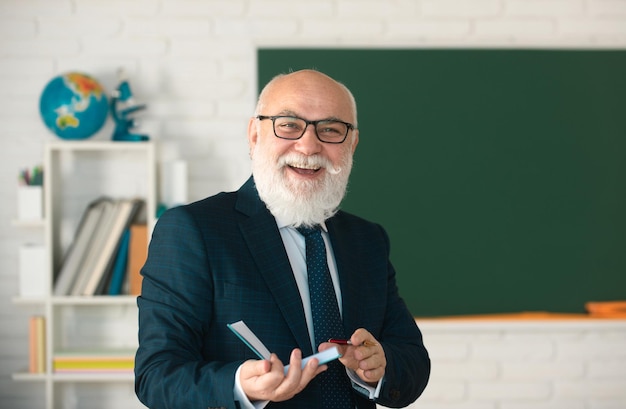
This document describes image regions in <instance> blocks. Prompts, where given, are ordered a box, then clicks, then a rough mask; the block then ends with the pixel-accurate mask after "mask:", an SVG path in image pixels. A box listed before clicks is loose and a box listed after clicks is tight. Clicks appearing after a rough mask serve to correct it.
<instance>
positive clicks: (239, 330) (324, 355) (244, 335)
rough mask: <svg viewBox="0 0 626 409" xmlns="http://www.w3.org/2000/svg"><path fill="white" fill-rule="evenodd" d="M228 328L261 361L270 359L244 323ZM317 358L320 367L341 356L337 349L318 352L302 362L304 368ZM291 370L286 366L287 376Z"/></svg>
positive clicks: (237, 323)
mask: <svg viewBox="0 0 626 409" xmlns="http://www.w3.org/2000/svg"><path fill="white" fill-rule="evenodd" d="M226 325H227V326H228V328H229V329H230V330H231V331H233V332H234V333H235V335H237V336H238V337H239V339H241V340H242V341H243V342H244V344H246V345H247V346H248V348H250V349H251V350H252V351H253V352H254V353H255V354H256V355H257V356H258V357H259V358H261V359H267V360H269V359H270V354H271V353H270V351H269V350H268V349H267V347H266V346H265V345H263V342H261V340H260V339H259V338H257V336H256V335H255V334H254V332H252V330H251V329H250V328H248V326H247V325H246V324H245V323H244V322H243V321H237V322H235V323H232V324H226ZM313 358H317V360H318V361H319V363H320V365H322V364H325V363H328V362H330V361H334V360H335V359H338V358H341V354H340V353H339V350H338V349H337V347H332V348H328V349H327V350H325V351H322V352H318V353H317V354H313V355H309V356H307V357H306V358H304V359H303V360H302V368H303V369H304V367H305V366H306V364H307V362H309V360H311V359H313ZM288 370H289V365H286V366H285V374H286V373H287V371H288Z"/></svg>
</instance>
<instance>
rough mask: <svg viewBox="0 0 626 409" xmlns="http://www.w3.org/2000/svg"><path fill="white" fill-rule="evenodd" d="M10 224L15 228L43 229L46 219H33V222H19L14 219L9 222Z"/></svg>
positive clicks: (19, 220)
mask: <svg viewBox="0 0 626 409" xmlns="http://www.w3.org/2000/svg"><path fill="white" fill-rule="evenodd" d="M11 224H12V225H13V226H16V227H24V228H26V227H30V228H37V229H39V228H41V229H43V228H44V227H45V225H46V219H33V220H21V219H14V220H11Z"/></svg>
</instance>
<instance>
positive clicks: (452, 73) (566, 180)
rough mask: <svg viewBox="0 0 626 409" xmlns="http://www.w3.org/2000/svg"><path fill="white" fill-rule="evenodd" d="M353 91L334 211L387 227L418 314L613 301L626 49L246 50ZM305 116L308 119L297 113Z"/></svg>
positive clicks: (622, 292) (619, 253) (622, 284)
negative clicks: (349, 146) (348, 166)
mask: <svg viewBox="0 0 626 409" xmlns="http://www.w3.org/2000/svg"><path fill="white" fill-rule="evenodd" d="M257 57H258V84H259V88H261V87H262V86H263V85H264V84H265V83H266V82H267V81H268V80H269V79H270V78H271V77H272V76H273V75H275V74H277V73H280V72H288V71H290V70H296V69H301V68H317V69H319V70H321V71H323V72H326V73H328V74H329V75H331V76H333V77H334V78H336V79H338V80H340V81H342V82H344V83H345V84H346V85H347V86H348V87H349V88H350V89H352V91H353V93H354V94H355V97H356V99H357V103H358V108H359V128H360V132H361V141H360V144H359V146H358V148H357V152H356V156H355V167H354V170H353V175H352V177H351V182H350V186H349V193H348V196H347V197H346V199H345V201H344V203H343V208H344V209H345V210H347V211H351V212H354V213H356V214H359V215H361V216H363V217H366V218H368V219H370V220H373V221H376V222H379V223H381V224H382V225H383V226H385V228H386V229H387V231H388V233H389V235H390V238H391V243H392V261H393V264H394V266H395V268H396V271H397V278H398V283H399V287H400V292H401V295H402V296H403V297H404V298H405V301H406V302H407V304H408V306H409V308H410V309H411V311H412V313H413V314H414V315H416V316H442V315H457V314H485V313H508V312H520V311H551V312H583V311H584V304H585V302H587V301H602V300H615V299H625V298H626V51H624V50H503V49H488V50H484V49H481V50H476V49H341V48H339V49H337V48H335V49H317V48H315V49H314V48H301V49H287V48H263V49H259V50H258V55H257ZM309 119H316V118H309Z"/></svg>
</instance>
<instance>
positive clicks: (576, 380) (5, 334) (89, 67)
mask: <svg viewBox="0 0 626 409" xmlns="http://www.w3.org/2000/svg"><path fill="white" fill-rule="evenodd" d="M258 46H328V47H332V46H357V47H364V46H371V47H397V46H402V47H567V48H577V47H578V48H593V47H598V48H625V47H626V0H379V1H377V0H263V1H261V0H133V1H127V0H0V90H2V98H0V124H1V125H0V143H1V148H2V149H0V167H1V170H2V172H0V199H2V203H3V204H4V206H2V207H0V226H2V229H1V230H0V294H1V295H2V296H1V297H0V346H1V348H0V362H1V364H0V406H2V407H11V408H18V409H19V408H32V407H40V406H41V396H42V392H43V390H42V389H43V388H39V387H38V385H36V384H25V383H15V382H14V381H12V380H11V379H10V376H9V374H10V373H12V372H16V371H19V370H22V369H23V368H24V367H25V366H26V362H27V359H26V356H27V349H26V345H25V343H24V340H25V339H26V338H25V337H26V326H27V324H26V323H27V317H28V316H29V315H30V314H32V313H34V311H31V309H30V308H29V307H24V306H15V305H13V304H12V303H11V301H10V300H11V297H13V296H14V295H16V294H17V282H18V281H17V267H18V266H17V249H18V247H19V245H20V244H22V243H24V242H26V241H34V242H41V241H42V233H41V231H39V230H37V229H29V228H19V227H16V226H13V225H12V224H11V220H12V219H13V218H14V217H15V215H16V189H15V187H16V175H17V172H18V170H19V169H20V168H22V167H25V166H33V165H35V164H38V163H40V162H41V158H42V155H43V144H44V143H45V142H46V141H52V140H54V139H55V137H54V136H52V135H50V134H49V133H48V132H47V131H46V130H45V128H44V127H43V125H42V122H41V120H40V118H39V115H38V112H37V110H38V109H37V104H38V98H39V95H40V93H41V91H42V89H43V87H44V86H45V84H46V82H47V81H48V80H49V79H50V78H52V77H53V76H54V75H56V74H58V73H60V72H63V71H68V70H82V71H85V72H88V73H91V74H92V75H94V76H95V77H97V78H98V79H100V80H101V82H102V83H103V84H104V85H105V87H107V88H108V89H109V90H110V89H112V88H113V87H114V86H115V85H116V84H117V80H116V78H115V73H116V70H117V69H118V68H119V67H124V68H125V69H126V71H127V72H128V74H129V75H130V79H131V86H132V87H133V91H134V93H135V96H136V97H137V99H138V100H139V101H140V102H146V103H147V104H148V105H149V106H148V110H147V112H145V114H144V115H143V129H144V130H145V131H147V132H148V133H150V135H151V136H152V137H153V138H154V139H157V140H159V141H160V142H161V144H162V145H163V147H164V149H163V153H162V155H163V157H164V158H172V157H182V158H184V159H186V160H187V161H188V162H189V177H190V181H189V189H190V199H192V200H195V199H199V198H202V197H204V196H207V195H210V194H213V193H216V192H218V191H221V190H231V189H235V188H237V187H238V186H239V185H240V184H241V183H242V182H243V181H244V180H245V179H246V177H247V176H248V173H249V164H248V154H247V146H246V140H245V129H246V125H247V118H248V117H249V115H250V114H251V113H252V110H253V106H254V100H255V95H256V88H257V84H256V83H255V78H256V75H255V72H256V66H255V64H256V61H255V50H256V48H257V47H258ZM111 131H112V124H111V123H110V121H109V123H108V124H107V125H106V127H105V129H104V131H103V132H102V133H101V134H99V135H98V136H97V137H95V138H94V139H108V138H109V135H110V133H111ZM449 325H450V324H449V323H447V324H441V326H440V325H439V324H432V323H428V324H427V326H426V328H425V334H426V336H427V340H428V341H429V346H430V347H431V352H432V353H433V356H434V358H435V360H434V362H435V368H434V372H433V381H432V382H431V385H430V386H429V389H428V391H427V394H426V396H425V397H424V399H423V400H421V401H420V404H418V405H417V406H415V407H433V408H434V407H437V408H442V407H446V408H461V407H462V408H463V409H472V408H498V409H503V408H504V409H513V408H515V409H517V408H526V407H530V406H532V407H533V408H540V409H541V408H551V409H553V408H568V409H569V408H573V409H577V408H585V409H608V408H617V407H620V408H624V407H626V402H625V398H624V396H623V395H619V394H617V395H618V396H617V395H616V390H618V389H619V388H618V386H621V387H622V388H621V389H623V390H626V375H625V374H624V370H623V369H622V368H623V367H624V366H626V365H623V366H620V365H621V361H619V360H617V356H619V352H618V351H619V349H618V347H619V346H621V345H624V344H625V343H626V342H625V339H624V335H623V332H621V330H620V331H615V332H611V331H609V332H608V333H606V332H605V331H599V332H596V330H595V328H586V329H584V330H581V331H582V332H581V331H578V330H576V329H571V330H567V331H564V332H558V331H557V332H556V333H554V334H550V335H549V336H548V335H546V334H545V332H541V331H540V332H537V331H535V330H532V329H529V328H526V329H525V330H524V331H519V330H517V329H510V327H507V326H504V327H503V329H502V330H496V329H495V328H493V327H492V328H491V329H489V330H484V331H482V330H481V331H477V330H476V329H475V328H472V327H471V326H470V327H466V326H462V328H461V329H458V328H456V326H455V325H452V329H450V330H448V329H447V328H448V326H449ZM442 328H443V329H442ZM455 328H456V329H455ZM481 328H483V327H481ZM526 330H527V331H526ZM542 331H543V330H542ZM451 338H454V340H451ZM519 339H522V340H523V342H518V341H517V340H519ZM585 340H588V341H585ZM596 342H597V344H599V345H604V344H603V343H608V344H609V345H610V346H608V347H601V346H594V345H596ZM625 349H626V348H625ZM605 351H608V352H605ZM581 354H583V355H584V356H586V357H588V359H587V360H585V361H584V362H579V361H577V360H575V359H573V358H578V357H579V355H581ZM614 354H615V355H614ZM496 357H497V359H496ZM520 357H521V358H520ZM522 358H523V359H522ZM592 358H593V359H592ZM613 358H615V359H613ZM623 358H624V357H623V355H621V358H619V359H622V360H623ZM525 370H528V371H530V372H531V373H532V376H530V377H528V376H527V375H528V372H524V371H525ZM556 380H559V381H558V382H557V381H556ZM111 407H114V406H111ZM118 407H119V406H118Z"/></svg>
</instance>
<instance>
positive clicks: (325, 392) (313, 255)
mask: <svg viewBox="0 0 626 409" xmlns="http://www.w3.org/2000/svg"><path fill="white" fill-rule="evenodd" d="M297 230H298V231H299V232H300V234H302V235H303V236H304V240H305V243H306V268H307V275H308V281H309V294H310V297H311V312H312V314H313V332H314V334H315V345H319V344H321V343H322V342H327V341H328V340H329V339H330V338H344V337H345V335H344V329H343V323H342V321H341V316H340V314H339V306H338V304H337V296H336V295H335V288H334V287H333V282H332V279H331V277H330V271H329V270H328V264H327V263H326V246H325V245H324V239H323V238H322V234H321V232H320V230H319V227H318V228H307V227H299V228H298V229H297ZM315 352H317V351H315ZM317 378H319V380H320V384H321V389H322V404H323V407H324V408H329V409H330V408H332V409H344V408H345V409H353V408H354V403H352V393H351V389H352V388H351V386H350V381H349V380H348V377H347V375H346V371H345V368H344V366H343V365H342V364H341V363H340V362H339V361H332V362H330V363H329V364H328V370H326V371H325V372H323V373H322V374H320V375H318V376H317Z"/></svg>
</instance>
